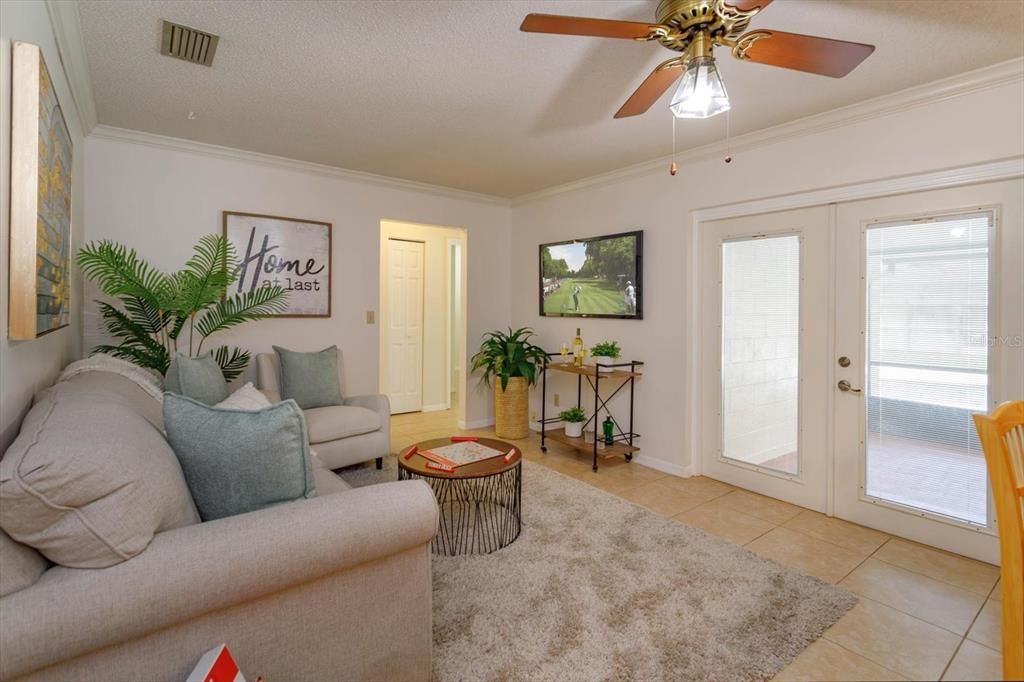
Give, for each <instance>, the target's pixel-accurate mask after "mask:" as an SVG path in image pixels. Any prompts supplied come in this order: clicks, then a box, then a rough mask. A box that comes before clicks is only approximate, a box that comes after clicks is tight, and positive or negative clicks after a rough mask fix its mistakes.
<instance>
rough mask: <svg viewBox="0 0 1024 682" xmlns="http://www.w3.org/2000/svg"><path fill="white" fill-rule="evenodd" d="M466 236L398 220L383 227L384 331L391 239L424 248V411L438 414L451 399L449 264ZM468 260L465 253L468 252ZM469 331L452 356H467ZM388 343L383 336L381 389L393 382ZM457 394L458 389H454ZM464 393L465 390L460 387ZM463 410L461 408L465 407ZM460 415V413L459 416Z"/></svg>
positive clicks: (455, 344) (455, 230) (454, 343)
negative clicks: (455, 247) (453, 248)
mask: <svg viewBox="0 0 1024 682" xmlns="http://www.w3.org/2000/svg"><path fill="white" fill-rule="evenodd" d="M464 238H465V232H464V231H463V230H461V229H458V228H451V227H438V226H434V225H415V224H412V223H399V222H395V221H393V220H385V221H383V222H381V226H380V248H381V254H382V259H381V268H380V288H381V294H382V296H381V299H380V324H381V330H382V331H383V330H384V321H385V320H387V319H388V318H387V315H388V309H387V308H388V305H387V304H388V297H387V296H386V295H384V294H386V287H387V281H388V269H387V268H386V267H384V263H385V260H386V259H385V258H384V257H383V256H386V252H385V248H386V247H387V241H388V239H405V240H408V241H418V242H422V243H423V383H422V389H423V410H424V411H425V412H434V411H437V410H443V409H445V407H447V403H448V400H449V394H448V381H449V380H448V376H447V368H448V364H449V362H450V359H449V355H448V335H449V333H450V331H452V330H451V327H450V325H449V323H451V322H453V320H452V319H451V318H452V317H454V315H453V314H452V311H451V310H450V308H451V299H450V297H449V290H448V288H449V285H448V280H449V278H450V277H451V267H452V264H450V263H449V262H448V261H449V260H450V257H449V253H448V252H449V246H448V245H449V242H450V241H451V240H455V241H457V242H459V243H463V240H464ZM463 254H464V255H463V257H465V254H466V251H465V250H464V251H463ZM464 335H465V334H464V331H463V330H462V329H461V325H460V329H459V330H458V332H457V333H456V334H455V335H454V336H453V338H452V354H453V355H456V354H459V355H465V354H466V344H465V342H464V338H463V339H460V338H459V337H460V336H463V337H464ZM387 348H388V346H387V340H386V339H385V338H384V334H381V339H380V358H381V366H380V385H381V386H382V387H385V386H387V385H388V381H389V378H390V377H389V371H388V370H389V369H390V368H389V367H387V363H386V362H385V358H386V353H387V352H388V350H387ZM453 390H456V389H455V387H453ZM458 390H459V394H460V395H461V394H462V393H463V392H464V391H462V390H461V387H459V389H458ZM460 409H461V406H460ZM460 414H461V413H460Z"/></svg>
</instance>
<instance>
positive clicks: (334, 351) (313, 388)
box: [274, 346, 341, 410]
mask: <svg viewBox="0 0 1024 682" xmlns="http://www.w3.org/2000/svg"><path fill="white" fill-rule="evenodd" d="M274 352H276V353H277V357H278V360H279V362H280V366H281V397H282V398H284V399H286V400H287V399H288V398H291V399H292V400H294V401H295V402H297V403H298V404H299V407H301V408H302V409H304V410H308V409H311V408H314V407H327V406H329V405H340V404H341V382H340V381H339V379H338V362H339V359H338V347H337V346H331V347H330V348H324V349H323V350H322V351H319V352H317V353H300V352H298V351H293V350H288V349H287V348H281V347H280V346H274Z"/></svg>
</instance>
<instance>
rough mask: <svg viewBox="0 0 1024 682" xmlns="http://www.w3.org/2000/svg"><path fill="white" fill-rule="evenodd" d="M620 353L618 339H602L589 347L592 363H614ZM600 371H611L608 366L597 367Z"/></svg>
mask: <svg viewBox="0 0 1024 682" xmlns="http://www.w3.org/2000/svg"><path fill="white" fill-rule="evenodd" d="M621 355H622V349H621V348H619V342H618V341H602V342H601V343H595V344H594V347H593V348H591V349H590V357H591V361H592V362H593V363H594V365H595V366H596V365H598V364H601V365H614V364H615V361H616V360H618V359H619V357H620V356H621ZM598 369H600V370H601V371H602V372H611V371H613V370H612V368H610V367H598Z"/></svg>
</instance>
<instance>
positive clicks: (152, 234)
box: [84, 133, 511, 424]
mask: <svg viewBox="0 0 1024 682" xmlns="http://www.w3.org/2000/svg"><path fill="white" fill-rule="evenodd" d="M110 135H111V134H110V133H108V134H107V136H104V135H102V134H100V135H92V136H90V137H89V138H88V139H87V140H86V144H85V148H86V160H85V164H86V172H87V173H88V174H89V177H90V183H89V186H88V201H87V204H86V219H87V221H88V222H89V225H90V229H89V233H88V238H89V239H90V240H94V239H114V240H117V241H120V242H123V243H124V244H126V245H129V246H132V247H134V248H136V249H137V250H138V251H139V252H140V254H141V255H142V256H143V257H145V258H147V259H149V260H150V261H151V262H152V263H153V264H154V265H156V266H157V267H160V268H163V269H166V270H171V269H176V268H178V267H180V266H181V264H182V263H184V261H185V260H186V259H187V258H188V256H189V254H190V251H191V247H192V244H194V243H195V241H196V240H198V238H199V237H200V236H202V235H204V234H210V233H218V232H220V230H221V211H224V210H230V211H243V212H250V213H266V214H270V215H281V216H289V217H295V218H306V219H311V220H322V221H326V222H330V223H332V224H333V230H334V232H333V250H334V253H333V270H334V274H333V281H332V297H333V316H332V317H331V318H329V319H323V320H305V319H283V320H264V321H261V322H258V323H255V324H249V325H244V326H242V327H240V328H239V329H238V331H237V332H231V333H225V334H224V335H223V340H224V342H227V343H236V344H238V345H242V346H244V347H246V348H249V349H251V350H252V351H253V352H265V351H269V350H270V349H271V345H272V344H277V345H283V346H287V347H290V348H294V349H297V350H319V349H320V348H323V347H325V346H327V345H330V344H332V343H336V344H337V345H338V347H339V348H341V349H342V350H343V352H344V353H345V359H346V362H345V371H346V382H347V384H348V385H347V386H346V387H345V390H346V392H347V393H349V394H357V393H372V392H376V391H377V390H378V366H379V353H378V325H377V324H372V325H370V324H367V323H366V312H367V311H368V310H374V311H375V310H376V309H377V305H378V301H379V278H378V267H379V263H380V258H379V249H380V226H381V220H384V219H391V220H397V221H404V222H413V223H426V224H433V225H446V226H451V227H458V228H463V229H465V230H466V235H467V237H466V238H467V246H468V251H469V253H471V254H472V258H471V259H470V262H469V264H468V270H467V277H468V284H467V287H468V296H467V306H468V307H467V310H468V313H467V318H468V319H467V338H468V339H469V346H470V348H472V347H473V346H475V342H474V340H476V339H479V338H480V335H481V334H483V333H484V332H485V331H488V330H490V329H493V328H496V327H503V326H507V325H508V322H509V309H510V294H509V284H510V281H511V277H510V275H509V269H508V268H509V263H508V258H507V252H508V245H509V229H508V228H509V217H510V209H509V208H508V207H507V206H502V205H498V204H496V203H491V202H486V201H478V200H475V199H473V198H467V197H462V196H459V195H458V194H456V193H454V192H453V193H451V194H444V193H435V192H430V191H419V190H415V189H405V188H401V187H395V186H389V185H388V184H386V183H379V182H372V181H371V182H362V181H359V180H354V179H351V178H349V177H343V176H342V175H340V174H332V173H330V172H317V171H314V170H304V169H303V167H302V166H301V165H300V164H292V165H289V164H287V163H277V162H273V161H268V160H262V159H260V158H258V157H256V156H248V155H245V154H240V153H236V152H232V151H231V150H223V149H221V148H216V147H209V146H206V145H196V144H192V143H188V144H185V145H180V146H179V145H177V143H175V142H174V141H171V140H168V139H167V138H160V139H158V138H155V137H149V136H140V137H139V138H138V139H140V140H142V141H141V142H133V141H126V140H122V139H112V138H111V137H110ZM88 288H90V287H88V286H87V289H88ZM85 320H86V321H85V329H84V334H85V346H86V350H88V348H91V347H92V346H93V345H95V343H96V342H97V340H98V335H97V331H96V330H97V316H96V314H95V307H94V306H92V305H87V307H86V317H85ZM377 322H378V324H379V322H380V319H379V317H378V320H377ZM467 394H468V395H467V400H466V401H464V402H465V403H466V419H467V421H468V422H469V423H470V424H482V423H486V422H488V421H489V420H491V418H492V417H491V408H490V401H491V398H490V396H489V395H488V394H487V393H486V392H484V391H479V390H476V388H475V383H473V382H471V384H470V389H469V390H468V391H467Z"/></svg>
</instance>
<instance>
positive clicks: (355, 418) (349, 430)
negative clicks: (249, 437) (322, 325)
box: [256, 350, 391, 469]
mask: <svg viewBox="0 0 1024 682" xmlns="http://www.w3.org/2000/svg"><path fill="white" fill-rule="evenodd" d="M344 367H345V365H344V362H343V356H342V353H341V351H340V350H339V351H338V381H339V382H340V384H341V389H342V395H345V393H344V390H345V369H344ZM280 377H281V365H280V362H279V361H278V358H277V353H259V354H258V355H257V356H256V381H257V388H259V389H260V390H261V391H263V393H264V394H265V395H266V396H267V398H269V399H270V402H278V401H279V400H281V379H280ZM303 413H304V414H305V416H306V428H307V429H309V442H310V444H311V445H312V446H313V449H314V450H316V453H317V455H319V456H320V460H321V461H322V462H323V463H324V464H325V465H326V466H327V468H328V469H340V468H342V467H347V466H351V465H352V464H360V463H362V462H369V461H370V460H376V461H377V468H378V469H380V468H381V465H382V463H383V462H384V457H385V456H386V455H388V454H389V453H390V451H391V404H390V402H389V401H388V397H387V396H386V395H379V394H377V395H354V396H345V398H344V399H343V403H342V404H341V405H331V406H328V407H314V408H312V409H309V410H303Z"/></svg>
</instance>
